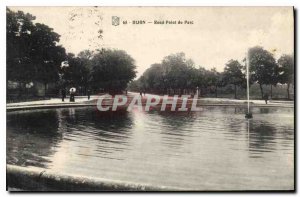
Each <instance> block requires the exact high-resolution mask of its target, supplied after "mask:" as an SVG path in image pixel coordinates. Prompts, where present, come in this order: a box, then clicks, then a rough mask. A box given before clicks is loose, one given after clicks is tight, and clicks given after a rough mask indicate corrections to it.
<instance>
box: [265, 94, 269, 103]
mask: <svg viewBox="0 0 300 197" xmlns="http://www.w3.org/2000/svg"><path fill="white" fill-rule="evenodd" d="M264 99H265V102H266V104H268V100H269V95H268V93H266V94H265V95H264Z"/></svg>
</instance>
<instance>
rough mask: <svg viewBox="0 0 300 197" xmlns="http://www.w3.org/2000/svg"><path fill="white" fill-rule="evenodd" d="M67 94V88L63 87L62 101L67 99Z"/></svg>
mask: <svg viewBox="0 0 300 197" xmlns="http://www.w3.org/2000/svg"><path fill="white" fill-rule="evenodd" d="M66 94H67V92H66V89H65V88H63V89H62V90H61V101H62V102H64V101H65V98H66Z"/></svg>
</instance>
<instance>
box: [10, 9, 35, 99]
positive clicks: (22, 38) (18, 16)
mask: <svg viewBox="0 0 300 197" xmlns="http://www.w3.org/2000/svg"><path fill="white" fill-rule="evenodd" d="M33 20H35V17H34V16H32V15H31V14H25V13H24V12H21V11H18V12H13V11H11V10H10V9H9V8H7V9H6V65H7V79H8V80H11V81H16V82H18V83H19V87H20V92H19V93H20V94H21V90H22V88H23V87H25V84H26V83H29V82H30V81H31V80H32V78H33V77H34V75H35V74H34V72H35V68H34V66H33V64H32V60H31V56H30V46H31V42H32V40H31V32H32V31H33V29H34V24H33V22H32V21H33Z"/></svg>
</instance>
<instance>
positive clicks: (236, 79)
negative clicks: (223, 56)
mask: <svg viewBox="0 0 300 197" xmlns="http://www.w3.org/2000/svg"><path fill="white" fill-rule="evenodd" d="M242 69H243V66H242V65H241V64H240V63H239V62H238V61H237V60H230V61H229V62H228V63H227V64H226V65H225V69H224V80H225V81H226V82H227V83H228V84H233V85H234V98H235V99H236V98H237V94H236V91H237V86H240V87H242V85H243V84H244V83H245V81H246V79H245V74H243V72H242Z"/></svg>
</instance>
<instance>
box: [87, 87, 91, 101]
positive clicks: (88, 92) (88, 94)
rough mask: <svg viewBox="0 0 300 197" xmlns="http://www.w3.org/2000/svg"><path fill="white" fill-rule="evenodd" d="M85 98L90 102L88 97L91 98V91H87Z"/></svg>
mask: <svg viewBox="0 0 300 197" xmlns="http://www.w3.org/2000/svg"><path fill="white" fill-rule="evenodd" d="M87 96H88V100H90V97H91V90H90V89H88V91H87Z"/></svg>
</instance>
